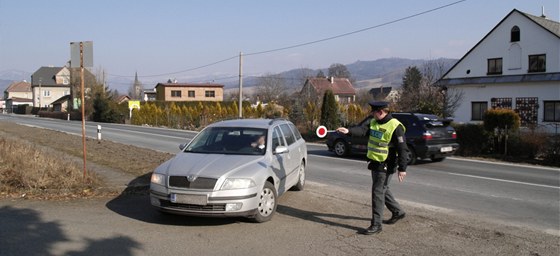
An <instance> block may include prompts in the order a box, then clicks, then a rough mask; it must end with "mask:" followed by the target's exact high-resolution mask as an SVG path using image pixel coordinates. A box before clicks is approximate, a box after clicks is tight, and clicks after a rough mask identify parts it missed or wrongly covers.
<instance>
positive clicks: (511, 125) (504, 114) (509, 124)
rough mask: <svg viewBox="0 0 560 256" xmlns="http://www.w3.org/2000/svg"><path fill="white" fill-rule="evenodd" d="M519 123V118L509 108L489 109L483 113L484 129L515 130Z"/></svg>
mask: <svg viewBox="0 0 560 256" xmlns="http://www.w3.org/2000/svg"><path fill="white" fill-rule="evenodd" d="M520 125H521V118H519V115H518V114H517V113H515V112H514V111H513V110H511V109H501V108H498V109H489V110H487V111H486V113H485V114H484V129H486V130H487V131H494V130H495V129H496V128H497V129H501V130H509V131H517V130H518V129H519V126H520Z"/></svg>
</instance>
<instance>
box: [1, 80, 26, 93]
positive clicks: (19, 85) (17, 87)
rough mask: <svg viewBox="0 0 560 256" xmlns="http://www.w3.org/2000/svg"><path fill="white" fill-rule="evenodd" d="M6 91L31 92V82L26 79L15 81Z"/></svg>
mask: <svg viewBox="0 0 560 256" xmlns="http://www.w3.org/2000/svg"><path fill="white" fill-rule="evenodd" d="M6 92H31V84H30V83H28V82H26V81H21V82H14V83H12V84H10V86H8V88H6Z"/></svg>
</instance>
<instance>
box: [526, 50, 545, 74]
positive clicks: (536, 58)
mask: <svg viewBox="0 0 560 256" xmlns="http://www.w3.org/2000/svg"><path fill="white" fill-rule="evenodd" d="M529 72H530V73H531V72H546V54H537V55H529Z"/></svg>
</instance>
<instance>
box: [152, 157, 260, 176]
mask: <svg viewBox="0 0 560 256" xmlns="http://www.w3.org/2000/svg"><path fill="white" fill-rule="evenodd" d="M263 157H264V156H254V155H224V154H198V153H179V154H178V155H176V156H175V157H174V158H172V159H170V160H169V161H167V162H166V163H164V164H163V165H161V166H160V167H159V168H158V170H157V172H159V173H164V174H166V175H168V176H190V175H194V176H203V177H209V178H210V177H213V178H219V177H221V176H223V175H227V176H231V175H232V174H233V173H235V172H237V171H239V170H243V169H244V168H243V167H246V166H249V165H251V164H254V163H257V162H259V161H261V160H262V159H263Z"/></svg>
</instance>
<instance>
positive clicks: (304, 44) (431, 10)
mask: <svg viewBox="0 0 560 256" xmlns="http://www.w3.org/2000/svg"><path fill="white" fill-rule="evenodd" d="M466 1H467V0H459V1H455V2H452V3H449V4H446V5H442V6H439V7H436V8H432V9H429V10H426V11H422V12H419V13H416V14H412V15H409V16H406V17H403V18H399V19H395V20H392V21H388V22H385V23H382V24H379V25H375V26H371V27H367V28H363V29H359V30H355V31H352V32H348V33H343V34H340V35H336V36H331V37H327V38H323V39H319V40H315V41H310V42H305V43H300V44H295V45H291V46H286V47H280V48H276V49H271V50H265V51H260V52H252V53H247V54H243V56H254V55H261V54H266V53H271V52H278V51H283V50H288V49H293V48H297V47H302V46H307V45H311V44H317V43H321V42H325V41H330V40H333V39H337V38H341V37H345V36H349V35H353V34H357V33H361V32H364V31H368V30H372V29H376V28H380V27H384V26H387V25H390V24H393V23H397V22H400V21H404V20H408V19H412V18H415V17H418V16H421V15H424V14H427V13H431V12H435V11H438V10H441V9H444V8H447V7H450V6H453V5H456V4H459V3H461V2H466ZM238 57H239V55H235V56H232V57H229V58H226V59H223V60H220V61H216V62H212V63H209V64H205V65H202V66H198V67H194V68H189V69H185V70H180V71H176V72H170V73H163V74H156V75H145V76H138V77H158V76H169V75H175V74H179V73H185V72H189V71H194V70H197V69H202V68H205V67H209V66H213V65H216V64H219V63H222V62H226V61H230V60H232V59H237V58H238ZM108 75H109V76H115V77H134V76H131V75H113V74H108Z"/></svg>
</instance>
